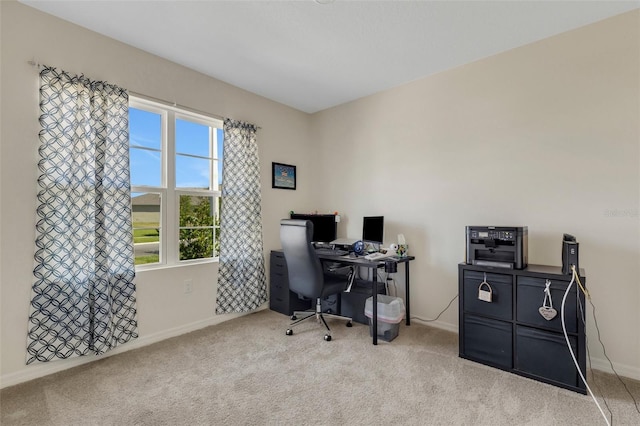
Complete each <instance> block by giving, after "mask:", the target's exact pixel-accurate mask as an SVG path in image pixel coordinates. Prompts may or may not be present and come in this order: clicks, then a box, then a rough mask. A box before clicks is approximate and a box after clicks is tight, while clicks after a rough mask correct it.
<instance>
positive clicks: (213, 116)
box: [27, 59, 262, 129]
mask: <svg viewBox="0 0 640 426" xmlns="http://www.w3.org/2000/svg"><path fill="white" fill-rule="evenodd" d="M27 63H28V64H29V65H31V66H33V67H35V68H37V69H42V67H43V66H44V65H42V64H41V63H40V62H38V61H35V60H33V59H31V60H29V61H27ZM127 92H128V93H129V94H130V95H132V96H135V97H138V98H142V99H145V100H147V101H152V102H157V103H160V104H164V105H166V106H171V107H174V108H180V109H184V110H186V111H189V112H193V113H195V114H200V115H206V116H209V117H212V118H215V119H218V120H222V121H224V120H225V118H226V117H222V116H220V115H217V114H212V113H210V112H206V111H201V110H198V109H195V108H190V107H188V106H184V105H180V104H177V103H176V102H169V101H165V100H164V99H160V98H156V97H154V96H149V95H145V94H142V93H138V92H134V91H132V90H127ZM256 128H257V129H262V127H260V126H256Z"/></svg>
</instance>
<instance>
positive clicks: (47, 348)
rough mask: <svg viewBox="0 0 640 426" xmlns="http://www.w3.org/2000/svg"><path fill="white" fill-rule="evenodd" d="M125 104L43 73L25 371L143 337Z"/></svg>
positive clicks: (90, 85)
mask: <svg viewBox="0 0 640 426" xmlns="http://www.w3.org/2000/svg"><path fill="white" fill-rule="evenodd" d="M128 103H129V102H128V94H127V92H126V91H125V90H124V89H121V88H119V87H116V86H113V85H109V84H106V83H104V82H98V81H90V80H89V79H87V78H85V77H84V76H74V75H69V74H68V73H66V72H64V71H59V70H57V69H55V68H50V67H44V68H43V69H42V70H41V72H40V111H41V116H40V125H41V130H40V135H39V136H40V148H39V154H40V161H39V163H38V168H39V170H40V173H41V174H40V176H39V178H38V187H39V188H38V208H37V224H36V249H35V256H34V259H35V268H34V271H33V274H34V276H35V282H34V284H33V287H32V299H31V310H30V315H29V329H28V339H27V340H28V341H27V364H30V363H32V362H34V361H41V362H43V361H50V360H52V359H56V358H60V359H62V358H69V357H74V356H82V355H88V354H102V353H104V352H106V351H108V350H109V349H112V348H114V347H115V346H117V345H118V344H121V343H125V342H127V341H129V340H131V339H132V338H136V337H138V336H137V321H136V297H135V284H134V283H133V279H134V276H135V269H134V263H133V234H132V227H131V200H130V198H131V194H130V183H129V134H128V133H129V130H128V108H129V105H128Z"/></svg>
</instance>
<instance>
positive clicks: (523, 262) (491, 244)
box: [465, 226, 529, 269]
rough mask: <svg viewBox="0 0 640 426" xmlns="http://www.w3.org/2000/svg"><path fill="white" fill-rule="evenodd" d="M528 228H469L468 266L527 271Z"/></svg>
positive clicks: (467, 230) (467, 229) (467, 231)
mask: <svg viewBox="0 0 640 426" xmlns="http://www.w3.org/2000/svg"><path fill="white" fill-rule="evenodd" d="M528 233H529V231H528V229H527V227H526V226H514V227H508V226H467V227H466V234H467V251H466V260H465V262H466V263H467V264H469V265H478V266H493V267H497V268H509V269H524V268H526V267H527V258H528V246H529V243H528V238H529V237H528Z"/></svg>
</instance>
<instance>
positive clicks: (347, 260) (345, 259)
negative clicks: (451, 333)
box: [318, 254, 415, 345]
mask: <svg viewBox="0 0 640 426" xmlns="http://www.w3.org/2000/svg"><path fill="white" fill-rule="evenodd" d="M318 257H319V258H320V260H322V261H327V262H328V261H331V262H340V263H344V264H348V265H353V266H362V267H365V268H370V269H372V271H373V274H372V275H373V284H372V292H371V293H372V296H373V300H372V302H373V304H372V309H373V310H372V312H371V315H372V318H371V319H372V321H373V331H372V333H371V334H372V335H373V344H374V345H377V344H378V292H377V291H376V289H377V288H378V287H377V286H378V268H381V267H383V266H384V262H385V261H387V260H393V261H394V262H397V263H404V265H405V267H404V274H405V275H404V277H405V280H404V286H405V303H406V306H405V312H406V320H405V321H406V324H407V325H411V311H410V303H409V262H411V261H412V260H415V257H414V256H404V257H389V258H386V259H381V260H377V261H371V260H367V259H365V258H364V256H358V257H353V255H344V256H337V255H333V254H318Z"/></svg>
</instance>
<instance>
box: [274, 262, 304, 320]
mask: <svg viewBox="0 0 640 426" xmlns="http://www.w3.org/2000/svg"><path fill="white" fill-rule="evenodd" d="M269 265H270V272H269V309H271V310H272V311H276V312H280V313H281V314H285V315H292V314H293V311H305V310H307V309H310V308H311V300H303V299H300V298H299V297H298V295H297V294H296V293H294V292H292V291H291V290H289V275H288V272H287V262H286V261H285V259H284V253H282V252H281V251H280V252H279V251H272V252H271V259H270V263H269Z"/></svg>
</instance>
